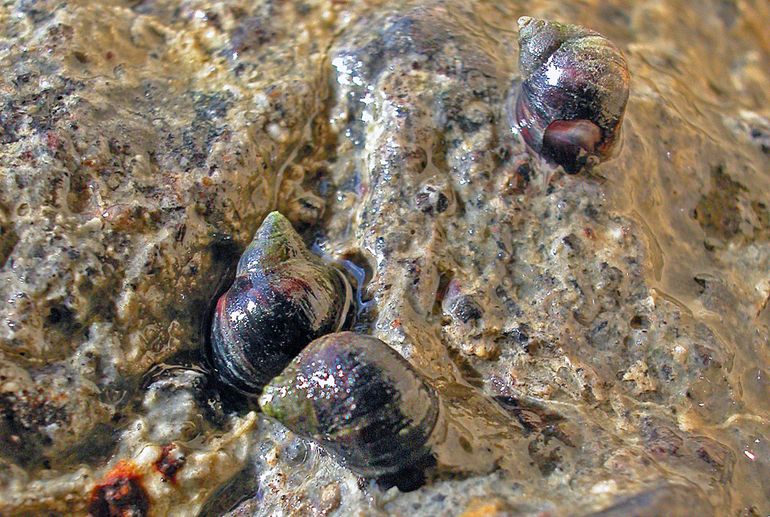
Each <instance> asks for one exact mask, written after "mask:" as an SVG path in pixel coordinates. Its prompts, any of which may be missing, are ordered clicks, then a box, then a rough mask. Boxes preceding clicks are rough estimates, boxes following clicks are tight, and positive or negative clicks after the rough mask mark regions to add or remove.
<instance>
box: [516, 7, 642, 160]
mask: <svg viewBox="0 0 770 517" xmlns="http://www.w3.org/2000/svg"><path fill="white" fill-rule="evenodd" d="M519 48H520V54H519V68H520V69H521V73H522V76H523V82H522V83H521V88H520V90H519V92H518V96H517V98H516V105H515V110H514V113H513V115H514V118H515V120H514V121H513V123H514V124H515V125H516V126H517V127H518V129H519V131H520V133H521V135H522V137H523V138H524V140H525V141H526V142H527V144H528V145H529V146H530V147H531V148H532V149H534V150H535V151H536V152H537V153H539V154H540V155H541V156H543V157H544V158H546V159H547V160H549V161H551V162H553V163H556V164H557V165H561V166H562V167H564V170H565V171H567V172H568V173H576V172H579V171H580V170H581V169H582V168H584V167H586V166H590V164H592V163H595V162H600V161H604V160H606V159H607V158H608V157H609V156H610V154H611V151H612V148H613V146H614V145H615V143H616V142H617V140H618V137H619V135H620V127H621V124H622V122H623V114H624V112H625V109H626V103H627V101H628V93H629V82H630V76H629V73H628V66H627V64H626V60H625V58H624V57H623V54H622V53H621V51H620V49H618V47H616V46H615V44H613V43H612V42H611V41H610V40H608V39H607V38H605V37H604V36H602V35H601V34H599V33H598V32H594V31H592V30H589V29H586V28H585V27H580V26H578V25H568V24H562V23H558V22H552V21H546V20H536V19H533V18H529V17H523V18H520V19H519Z"/></svg>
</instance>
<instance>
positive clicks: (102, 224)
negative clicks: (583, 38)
mask: <svg viewBox="0 0 770 517" xmlns="http://www.w3.org/2000/svg"><path fill="white" fill-rule="evenodd" d="M728 4H729V5H728ZM696 10H697V15H696V12H695V11H696ZM525 14H526V15H531V16H539V17H547V18H552V19H557V20H559V21H564V22H571V23H580V24H583V25H586V26H588V27H590V28H592V29H595V30H597V31H599V32H601V33H603V34H605V35H606V36H608V37H609V38H610V39H612V40H613V41H614V42H615V43H616V44H617V45H618V46H619V48H620V49H621V50H622V51H623V52H624V54H625V56H626V59H627V61H628V64H629V68H630V70H631V74H632V83H631V96H630V99H629V104H628V110H627V114H626V120H625V123H624V126H623V135H622V137H621V142H620V144H619V145H618V149H617V150H616V156H615V157H614V159H612V160H610V161H607V162H605V163H602V164H600V165H598V166H597V167H596V168H595V169H594V170H593V171H592V172H591V173H581V174H578V175H574V176H571V175H566V174H564V172H563V171H562V170H561V169H558V168H554V167H553V166H552V165H549V164H548V163H546V162H545V161H543V160H541V159H540V158H538V157H537V156H535V155H534V154H533V153H532V152H531V151H530V150H528V149H527V147H526V145H525V144H524V142H523V141H522V139H521V137H520V135H518V134H517V133H516V132H515V131H513V132H512V131H511V127H510V124H509V120H510V117H509V113H510V109H511V105H512V99H514V98H515V94H516V90H517V87H518V84H519V82H520V80H521V77H520V74H519V71H518V66H517V62H518V59H517V58H518V47H517V43H516V41H517V32H516V31H517V27H516V19H517V18H518V17H519V16H521V15H525ZM0 20H2V24H0V25H1V26H2V29H1V32H0V62H1V63H2V65H3V69H4V70H5V73H4V74H3V76H2V77H1V78H0V108H1V110H2V111H1V112H0V185H2V187H1V188H0V266H1V269H0V295H1V296H2V298H1V299H2V303H0V417H1V418H0V513H2V514H4V515H5V514H9V515H16V514H35V513H37V514H40V513H52V514H57V513H58V514H73V513H74V514H87V513H89V512H90V513H91V514H93V515H102V514H109V512H117V511H128V510H132V511H135V512H139V513H142V512H147V511H149V512H150V514H156V515H164V514H179V515H188V514H196V513H200V514H202V515H219V514H222V513H225V512H232V514H233V515H275V514H281V513H282V514H288V515H308V514H313V515H349V514H352V513H363V514H375V515H376V514H383V515H384V514H396V515H406V514H413V515H542V514H548V515H659V514H667V515H691V514H692V513H693V512H694V511H695V510H694V509H697V512H696V513H698V514H702V515H709V514H713V515H746V516H753V515H764V514H766V513H767V512H768V511H770V493H768V487H767V485H766V483H765V482H764V480H766V479H767V476H768V472H770V448H769V447H768V439H770V436H768V433H767V429H768V423H769V419H770V406H769V405H768V392H769V391H770V389H769V386H768V380H767V379H768V364H770V351H769V350H768V340H769V339H770V308H768V300H770V277H768V271H770V240H769V239H768V235H770V211H769V210H770V209H768V207H770V198H768V194H767V193H768V192H770V173H768V171H770V158H769V157H768V153H767V143H768V138H767V135H768V134H770V131H768V128H770V122H768V119H769V118H770V112H768V111H767V109H768V108H767V106H768V93H767V88H766V86H767V84H768V81H769V80H770V77H768V72H767V70H770V41H768V39H767V35H766V30H764V27H766V26H767V24H768V23H770V9H768V7H767V5H766V4H765V3H762V2H742V3H737V4H736V3H732V2H728V3H725V2H706V3H704V4H702V5H700V4H699V5H698V6H691V5H690V4H685V3H681V2H677V1H673V0H671V1H668V2H664V3H660V4H637V3H631V2H614V3H611V4H606V3H600V2H582V3H580V4H577V3H562V2H550V1H542V2H536V3H534V4H533V3H532V2H528V3H526V4H525V3H524V2H515V1H510V2H502V3H501V2H477V3H472V4H467V3H465V4H464V3H459V2H458V3H453V2H441V3H431V2H421V3H419V4H403V5H402V4H401V3H392V2H389V3H387V5H380V3H378V2H366V3H356V2H337V1H334V2H324V1H317V2H316V1H309V2H287V3H284V2H269V1H265V2H247V1H238V0H233V1H226V2H211V1H205V0H189V1H141V2H136V1H132V2H128V1H119V0H104V1H102V2H99V3H94V2H86V1H68V2H47V1H27V0H23V1H22V0H18V1H16V2H5V3H4V4H2V5H0ZM726 35H727V36H726ZM273 209H278V210H280V211H281V212H282V213H283V214H284V215H286V216H287V217H288V218H289V219H290V220H291V221H292V223H293V224H294V226H295V228H297V229H298V230H299V231H300V232H301V233H302V234H303V236H304V238H305V240H306V243H307V244H308V245H312V248H313V250H314V251H316V252H317V253H318V254H321V255H323V256H324V258H325V259H326V260H329V261H337V262H339V263H340V264H343V263H349V264H354V265H357V267H358V268H360V270H361V271H363V272H364V274H363V275H361V278H360V279H359V286H358V287H359V291H360V293H359V294H360V298H361V300H360V302H362V303H360V304H359V305H360V306H359V314H358V319H357V321H356V323H355V330H356V331H359V332H364V333H367V334H373V335H375V336H376V337H378V338H379V339H381V340H382V341H384V342H385V343H387V344H388V345H390V346H391V347H393V348H394V349H395V350H396V351H397V352H399V353H400V354H401V355H402V356H403V357H404V358H405V359H406V360H407V361H409V363H410V364H411V365H412V366H413V367H414V368H415V369H417V370H418V371H419V372H420V373H421V374H422V375H423V376H425V378H426V379H427V381H428V382H429V383H430V384H431V386H433V387H434V388H435V389H436V391H437V393H438V395H439V398H440V401H441V402H440V408H439V411H440V419H439V420H440V422H441V425H437V427H436V430H435V431H434V433H433V436H432V437H431V446H432V448H433V452H434V456H435V460H436V461H435V465H434V466H432V467H430V468H429V469H427V470H426V471H425V472H424V477H423V478H420V479H418V480H417V481H416V482H415V483H414V486H410V487H408V488H407V487H401V488H402V490H399V487H398V486H393V483H390V484H389V483H387V482H383V480H379V481H378V480H372V479H366V478H361V477H359V476H357V475H356V474H355V473H353V472H351V471H350V470H348V469H346V468H344V467H343V466H341V465H340V464H339V463H338V462H337V461H335V459H334V457H333V456H331V455H329V454H328V453H327V452H326V451H324V450H323V449H322V448H320V447H318V446H317V445H316V444H314V443H313V442H310V441H306V440H303V439H301V438H299V437H297V436H295V435H293V434H292V433H291V432H290V431H288V430H287V429H286V428H284V427H283V426H281V425H280V424H278V423H276V422H275V421H272V420H271V419H269V418H267V417H264V416H263V415H261V414H259V413H258V412H256V409H255V407H254V406H253V405H252V404H250V403H249V402H247V401H244V400H243V399H242V397H239V396H237V395H236V394H234V393H232V392H231V391H230V390H228V389H226V388H225V387H223V386H221V385H220V384H218V383H217V381H216V379H215V378H213V377H212V376H211V375H210V367H209V364H208V362H207V360H206V357H205V354H204V353H203V352H202V351H203V350H205V349H206V346H207V345H206V340H207V334H208V330H207V328H208V325H209V322H210V318H211V310H212V307H213V303H214V301H215V299H216V297H217V296H218V295H220V294H221V293H222V292H223V290H224V288H225V287H226V286H227V285H228V284H229V282H230V281H231V280H232V277H233V274H234V267H235V264H236V263H237V260H238V257H239V256H240V254H241V253H242V252H243V250H244V249H245V247H246V246H247V245H248V243H249V242H250V240H251V238H252V236H253V233H254V231H255V230H256V228H257V227H258V226H259V224H260V223H261V222H262V219H263V218H264V216H265V215H266V214H267V213H268V212H269V211H271V210H273Z"/></svg>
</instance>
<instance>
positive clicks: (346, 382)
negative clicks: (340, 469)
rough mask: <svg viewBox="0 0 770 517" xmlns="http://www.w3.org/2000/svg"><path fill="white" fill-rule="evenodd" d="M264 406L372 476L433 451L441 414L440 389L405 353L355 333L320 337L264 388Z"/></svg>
mask: <svg viewBox="0 0 770 517" xmlns="http://www.w3.org/2000/svg"><path fill="white" fill-rule="evenodd" d="M259 405H260V406H261V408H262V411H263V412H264V413H266V414H267V415H270V416H272V417H274V418H276V419H277V420H278V421H280V422H281V423H283V424H284V425H285V426H286V427H288V428H289V429H291V430H292V431H294V432H295V433H297V434H299V435H301V436H304V437H306V438H311V439H313V440H315V441H316V442H318V443H320V444H321V445H322V446H323V447H324V448H325V449H327V450H329V451H331V452H332V453H333V454H334V455H336V457H337V458H338V459H339V460H340V462H341V463H343V464H344V465H345V466H347V467H348V468H350V469H351V470H353V471H355V472H357V473H358V474H360V475H363V476H368V477H380V476H385V475H388V474H394V473H396V472H400V471H404V470H406V469H407V468H409V467H410V466H413V465H416V464H418V463H420V462H421V461H423V460H424V459H425V458H426V457H428V456H430V450H429V447H428V446H427V441H428V439H429V437H430V435H431V432H432V431H433V428H434V426H435V424H436V419H437V416H438V400H437V395H436V392H435V391H434V390H433V388H432V387H430V386H429V385H428V384H427V383H426V382H425V381H424V380H423V379H422V377H421V376H420V375H419V374H418V373H417V372H416V371H415V370H414V369H413V368H412V367H411V365H410V364H409V363H408V362H407V361H406V360H405V359H404V358H403V357H401V356H400V355H399V354H398V353H397V352H395V351H394V350H393V349H392V348H390V347H389V346H388V345H386V344H385V343H383V342H382V341H380V340H379V339H377V338H375V337H371V336H364V335H361V334H354V333H352V332H340V333H336V334H330V335H327V336H324V337H321V338H319V339H316V340H315V341H313V342H312V343H311V344H310V345H308V347H307V348H305V349H304V350H303V351H302V352H301V353H300V354H299V355H298V356H297V357H296V358H295V359H294V360H293V361H292V362H291V363H290V364H289V366H288V367H287V368H286V369H285V370H284V371H283V373H282V374H281V375H280V376H279V377H277V378H275V379H273V381H272V382H271V383H270V384H268V385H267V386H266V387H265V389H264V392H263V393H262V396H261V397H260V398H259Z"/></svg>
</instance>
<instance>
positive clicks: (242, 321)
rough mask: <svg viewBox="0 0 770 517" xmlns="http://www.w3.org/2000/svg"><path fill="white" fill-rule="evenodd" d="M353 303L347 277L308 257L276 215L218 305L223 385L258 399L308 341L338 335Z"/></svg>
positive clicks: (217, 354) (215, 331)
mask: <svg viewBox="0 0 770 517" xmlns="http://www.w3.org/2000/svg"><path fill="white" fill-rule="evenodd" d="M351 303H352V292H351V288H350V285H349V284H348V282H347V280H346V279H345V277H344V276H343V274H342V273H341V272H340V271H339V270H338V269H336V268H335V267H333V266H330V265H327V264H325V263H324V262H322V261H321V259H320V258H318V257H317V256H315V255H313V254H312V253H310V252H309V251H308V250H307V248H306V247H305V244H304V242H303V241H302V238H301V237H300V236H299V234H297V232H296V231H295V230H294V228H292V226H291V223H290V222H289V221H288V220H287V219H286V218H285V217H284V216H282V215H281V214H280V213H278V212H272V213H271V214H269V215H268V216H267V217H266V218H265V220H264V222H263V223H262V225H261V226H260V227H259V229H258V230H257V233H256V234H255V235H254V239H253V240H252V242H251V244H250V245H249V247H248V248H247V249H246V251H245V252H244V254H243V256H242V257H241V259H240V261H239V262H238V269H237V271H236V277H235V281H234V282H233V285H232V286H231V287H230V289H229V290H228V291H227V292H226V293H225V294H223V295H222V297H221V298H219V301H218V302H217V306H216V311H215V313H214V319H213V323H212V328H211V357H212V361H213V364H214V367H215V369H216V371H217V373H218V375H219V378H220V379H221V380H223V381H224V382H225V383H227V384H229V385H230V386H232V387H234V388H236V389H238V390H240V391H242V392H244V393H248V394H256V393H258V392H259V391H260V389H261V388H262V387H263V386H264V385H265V384H267V382H269V381H270V379H272V378H273V377H274V376H276V375H278V374H279V373H280V372H281V370H283V368H284V367H285V366H286V365H287V364H289V362H290V361H291V360H292V359H293V358H294V357H295V356H296V355H297V354H298V353H299V352H300V350H302V348H303V347H304V346H305V345H307V344H308V343H309V342H310V341H312V340H313V339H315V338H317V337H319V336H322V335H324V334H328V333H330V332H336V331H338V330H340V329H341V328H342V327H343V325H344V324H345V320H346V317H347V315H348V313H349V312H350V305H351Z"/></svg>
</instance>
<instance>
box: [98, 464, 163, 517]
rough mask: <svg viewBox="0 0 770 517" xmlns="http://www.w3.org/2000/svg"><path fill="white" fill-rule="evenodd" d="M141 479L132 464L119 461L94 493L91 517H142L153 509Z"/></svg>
mask: <svg viewBox="0 0 770 517" xmlns="http://www.w3.org/2000/svg"><path fill="white" fill-rule="evenodd" d="M141 479H142V476H141V474H139V473H138V472H137V470H136V466H135V465H134V464H133V463H131V462H130V461H120V462H119V463H118V464H117V465H115V468H113V469H112V470H111V471H110V473H109V474H107V476H106V477H105V478H104V480H103V481H102V482H101V483H100V484H98V485H96V486H95V487H94V489H93V490H92V491H91V502H90V504H89V505H88V515H89V516H92V517H140V516H146V515H147V513H148V511H149V508H150V499H149V497H147V492H145V490H144V487H143V486H142V483H141Z"/></svg>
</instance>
